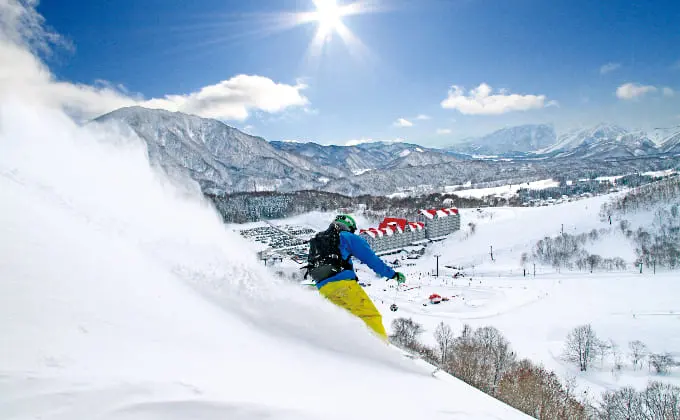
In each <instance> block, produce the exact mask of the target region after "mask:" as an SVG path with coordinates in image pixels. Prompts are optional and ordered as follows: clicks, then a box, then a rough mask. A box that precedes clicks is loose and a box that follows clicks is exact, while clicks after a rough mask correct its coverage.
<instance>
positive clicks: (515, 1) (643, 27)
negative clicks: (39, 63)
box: [37, 0, 680, 146]
mask: <svg viewBox="0 0 680 420" xmlns="http://www.w3.org/2000/svg"><path fill="white" fill-rule="evenodd" d="M338 3H339V4H341V5H342V4H347V3H349V2H342V1H338ZM371 5H372V6H374V8H376V9H378V10H372V11H371V12H370V13H364V14H356V15H351V16H345V17H344V18H343V20H342V21H343V23H344V25H346V27H347V28H348V29H349V30H350V31H351V32H352V34H353V35H354V36H355V37H356V38H358V39H359V40H361V42H362V43H363V45H364V46H365V48H364V49H362V48H357V46H356V45H355V44H351V45H346V44H345V43H344V42H343V41H342V39H341V37H340V36H339V35H338V34H337V33H333V34H332V37H331V38H330V39H329V40H328V41H327V42H326V43H325V44H324V45H323V50H322V53H321V54H316V55H313V56H311V57H310V55H309V51H310V49H309V48H310V43H311V41H312V39H313V38H314V36H315V33H316V31H317V29H318V24H317V22H309V23H306V24H302V25H298V26H293V27H289V28H286V29H285V30H283V29H282V30H277V28H276V25H277V24H279V23H281V22H282V21H283V19H284V17H285V16H287V15H285V14H284V13H291V12H305V11H313V10H315V5H314V3H313V1H312V0H278V1H273V0H271V1H270V0H249V1H247V2H246V1H234V0H221V1H216V0H205V1H196V2H187V1H179V0H117V1H115V2H114V1H84V0H58V1H57V0H43V2H42V3H40V4H39V5H38V6H37V12H38V13H40V14H42V15H43V16H44V18H45V21H46V24H47V25H48V26H49V27H50V29H51V30H52V31H54V32H56V33H58V34H60V35H61V36H62V37H63V39H64V40H66V41H68V42H69V43H70V44H71V46H72V48H64V47H57V48H53V53H52V54H51V55H49V56H45V57H43V59H44V60H45V62H46V64H47V65H48V66H49V69H50V70H51V72H52V73H53V74H54V76H55V78H56V79H58V80H60V81H65V82H70V83H72V84H74V85H77V86H82V85H93V86H95V89H105V90H106V91H107V92H108V94H116V95H118V96H117V98H119V99H120V97H125V98H134V99H135V100H136V101H148V100H152V99H159V100H158V101H152V102H150V104H152V105H154V106H158V107H164V108H170V109H179V110H184V111H187V112H193V113H198V114H204V115H205V116H212V117H217V118H220V119H223V120H225V121H226V122H227V123H229V124H231V125H234V126H237V127H240V128H245V129H246V130H247V131H249V132H252V133H253V134H257V135H261V136H263V137H265V138H267V139H270V140H282V139H295V140H310V141H317V142H320V143H338V144H343V143H345V142H347V141H350V140H365V139H372V140H393V139H405V140H408V141H411V142H415V143H421V144H425V145H435V146H436V145H445V144H450V143H453V142H455V141H457V140H459V139H461V138H464V137H467V136H473V135H479V134H484V133H487V132H490V131H493V130H494V129H497V128H500V127H503V126H507V125H514V124H522V123H539V122H546V123H553V124H555V126H556V127H557V129H558V130H559V131H563V130H566V129H568V128H571V127H574V126H581V125H590V124H595V123H598V122H600V121H606V122H614V123H618V124H622V125H624V126H626V127H629V128H638V127H639V128H652V127H657V126H670V125H677V124H680V30H679V29H678V27H680V2H678V1H671V0H668V1H665V0H658V1H654V0H652V1H631V0H628V1H620V0H608V1H600V2H593V1H584V0H550V1H547V0H461V1H459V0H420V1H403V0H373V1H371ZM277 13H278V14H277ZM239 75H245V76H250V77H252V76H259V78H257V79H249V78H246V77H241V78H238V76H239ZM224 81H230V82H229V83H227V84H220V83H222V82H224ZM244 84H245V85H247V86H248V87H247V88H244V89H243V90H242V89H241V86H243V85H244ZM211 86H213V89H212V90H211V89H208V90H205V91H204V94H201V95H194V96H191V95H192V94H196V92H200V91H201V90H202V89H206V87H211ZM215 86H218V88H216V87H215ZM452 86H457V88H452ZM220 89H221V90H220ZM225 89H227V90H229V92H228V93H227V94H225V93H224V90H225ZM216 90H220V91H219V92H216ZM234 91H236V92H237V93H236V94H234ZM210 92H214V95H216V96H217V99H216V98H215V96H211V95H209V93H210ZM167 95H174V96H172V97H167ZM206 96H209V98H208V99H210V100H209V101H206ZM243 96H247V98H244V97H243ZM447 99H448V100H447ZM121 100H122V99H121ZM239 100H240V101H243V103H240V102H239ZM123 102H124V101H123ZM207 102H210V103H209V104H207ZM115 104H118V102H117V101H112V105H111V106H113V105H115ZM244 104H245V105H244ZM96 108H97V110H100V109H99V108H101V107H99V106H98V107H96ZM104 109H105V108H103V109H101V110H104ZM419 116H420V118H419ZM426 117H427V118H426Z"/></svg>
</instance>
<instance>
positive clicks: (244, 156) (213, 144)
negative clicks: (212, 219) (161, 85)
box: [95, 107, 345, 192]
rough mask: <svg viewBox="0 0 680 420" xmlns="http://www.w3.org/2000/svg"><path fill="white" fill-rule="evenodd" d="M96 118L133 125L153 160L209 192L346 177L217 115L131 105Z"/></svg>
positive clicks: (300, 185) (312, 184)
mask: <svg viewBox="0 0 680 420" xmlns="http://www.w3.org/2000/svg"><path fill="white" fill-rule="evenodd" d="M95 121H96V122H98V123H116V124H122V125H123V126H125V127H129V128H130V129H132V130H133V131H134V133H136V134H137V135H138V136H139V137H140V138H142V139H143V140H144V141H145V142H146V145H147V148H148V153H149V158H150V160H151V161H152V162H153V163H156V164H159V165H160V166H161V167H162V168H164V169H165V170H166V171H167V172H169V173H176V172H179V173H187V174H188V175H190V176H191V177H192V178H193V179H195V180H197V181H198V182H199V183H200V184H201V186H202V187H203V189H204V190H206V191H226V192H233V191H255V190H273V189H276V190H278V191H292V190H299V189H305V188H316V187H319V186H322V185H324V181H325V180H326V179H329V178H335V177H338V176H343V175H345V174H344V173H343V172H341V171H338V170H335V169H334V168H332V167H329V166H325V165H317V164H315V163H313V162H310V161H308V160H306V159H305V158H303V157H301V156H298V155H296V154H292V153H288V152H286V151H283V150H278V149H276V148H274V147H273V146H272V145H271V144H269V143H268V142H267V141H265V140H264V139H262V138H260V137H254V136H251V135H248V134H245V133H243V132H241V131H239V130H237V129H236V128H233V127H230V126H228V125H226V124H224V123H222V122H220V121H217V120H213V119H206V118H200V117H196V116H192V115H187V114H183V113H179V112H169V111H164V110H151V109H146V108H141V107H130V108H122V109H119V110H116V111H113V112H111V113H109V114H106V115H103V116H101V117H99V118H97V119H96V120H95Z"/></svg>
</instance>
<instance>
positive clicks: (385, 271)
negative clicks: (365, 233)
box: [316, 231, 395, 289]
mask: <svg viewBox="0 0 680 420" xmlns="http://www.w3.org/2000/svg"><path fill="white" fill-rule="evenodd" d="M340 255H342V259H344V260H347V259H348V258H350V257H357V258H358V259H359V260H360V261H361V262H362V263H364V264H366V265H367V266H369V267H370V269H371V270H373V271H375V273H376V274H378V275H380V276H382V277H387V278H388V279H391V278H392V277H394V274H395V271H394V270H393V269H392V268H390V267H389V266H388V265H387V264H385V263H384V262H383V260H381V259H380V257H378V256H377V255H375V252H373V250H372V249H371V247H370V246H369V245H368V242H366V240H365V239H364V238H362V237H361V236H359V235H355V234H354V233H351V232H347V231H342V232H340ZM349 263H350V264H352V260H351V259H350V260H349ZM356 279H357V274H356V273H355V272H354V270H344V271H341V272H339V273H338V274H336V275H334V276H331V277H329V278H327V279H325V280H322V281H320V282H319V283H317V284H316V287H317V288H318V289H321V288H322V287H323V286H325V285H326V284H328V283H331V282H334V281H339V280H356Z"/></svg>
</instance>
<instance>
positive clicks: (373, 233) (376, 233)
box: [359, 228, 385, 238]
mask: <svg viewBox="0 0 680 420" xmlns="http://www.w3.org/2000/svg"><path fill="white" fill-rule="evenodd" d="M359 233H360V234H361V233H365V234H367V235H368V236H370V237H371V238H379V237H382V236H384V235H385V232H384V231H383V229H376V228H368V229H362V230H360V231H359Z"/></svg>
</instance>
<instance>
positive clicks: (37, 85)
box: [0, 0, 309, 120]
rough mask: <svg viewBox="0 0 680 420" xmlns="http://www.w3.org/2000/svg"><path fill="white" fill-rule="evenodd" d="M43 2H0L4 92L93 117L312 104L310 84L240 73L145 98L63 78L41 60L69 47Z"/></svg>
mask: <svg viewBox="0 0 680 420" xmlns="http://www.w3.org/2000/svg"><path fill="white" fill-rule="evenodd" d="M37 3H38V1H37V0H23V1H19V0H0V95H16V96H20V97H23V98H29V99H30V100H33V101H36V102H42V103H45V104H47V105H49V106H57V107H62V108H64V109H66V110H68V111H69V112H70V113H71V114H72V115H74V116H75V117H77V118H83V119H86V118H91V117H94V116H98V115H100V114H103V113H106V112H108V111H111V110H114V109H116V108H120V107H124V106H131V105H141V106H147V107H151V108H163V109H167V110H170V111H182V112H187V113H192V114H196V115H200V116H204V117H213V118H220V119H225V120H244V119H246V118H247V117H248V116H249V115H250V113H251V112H253V111H261V112H267V113H279V112H281V111H283V110H285V109H287V108H289V107H296V106H306V105H308V104H309V101H308V99H307V98H306V97H305V96H304V95H303V94H302V91H303V90H304V89H305V88H306V87H307V86H306V85H305V84H304V83H302V82H297V83H296V84H295V85H288V84H282V83H276V82H274V81H273V80H271V79H268V78H266V77H263V76H257V75H245V74H241V75H237V76H234V77H232V78H230V79H227V80H224V81H221V82H219V83H216V84H214V85H210V86H206V87H204V88H201V89H199V90H198V91H197V92H193V93H189V94H175V95H166V96H165V97H163V98H153V99H148V100H145V99H144V98H143V97H141V95H132V94H130V93H129V92H127V91H126V90H125V89H124V88H122V87H121V86H120V85H118V86H114V85H112V84H110V83H108V82H105V81H96V82H95V83H94V84H93V85H87V84H78V83H70V82H66V81H60V80H57V79H56V78H55V77H54V75H53V74H52V73H51V72H50V70H49V68H48V67H47V66H46V65H45V64H44V63H43V62H42V61H41V60H40V58H38V55H37V54H38V52H43V53H48V52H49V49H50V47H51V46H61V47H63V46H68V43H66V42H65V41H64V40H63V39H62V38H61V37H60V36H59V35H57V34H54V33H51V32H49V31H46V30H45V29H44V25H43V24H44V19H43V17H42V16H41V15H40V14H39V13H38V12H37V11H36V6H37Z"/></svg>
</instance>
